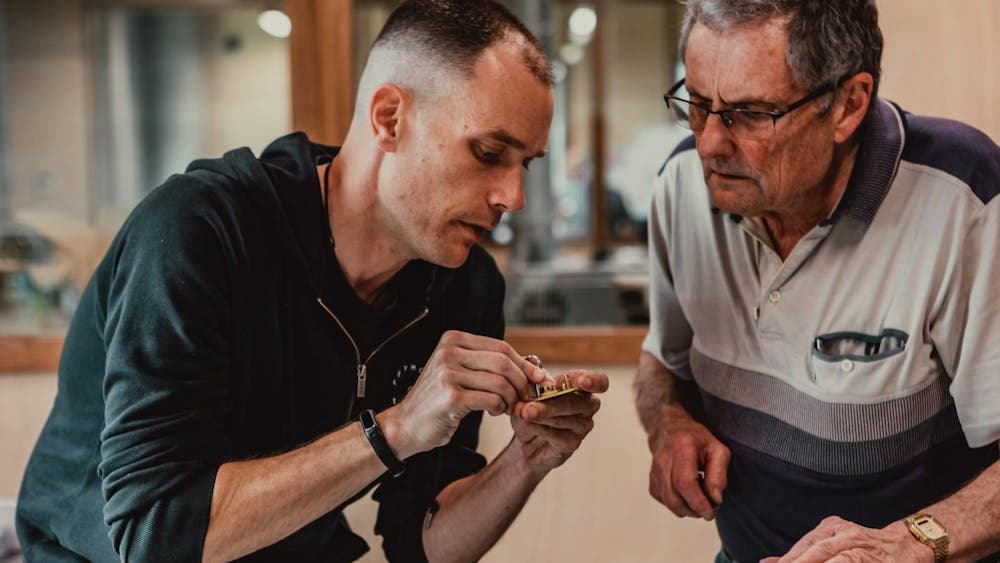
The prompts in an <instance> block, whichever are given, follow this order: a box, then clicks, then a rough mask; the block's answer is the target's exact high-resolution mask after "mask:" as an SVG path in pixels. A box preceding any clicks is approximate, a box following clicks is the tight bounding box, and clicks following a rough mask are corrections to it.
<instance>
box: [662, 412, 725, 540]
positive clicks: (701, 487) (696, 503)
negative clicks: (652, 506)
mask: <svg viewBox="0 0 1000 563" xmlns="http://www.w3.org/2000/svg"><path fill="white" fill-rule="evenodd" d="M664 420H665V427H664V428H663V429H662V430H661V431H659V432H656V433H653V434H650V437H649V445H650V450H652V452H653V463H652V467H651V468H650V470H649V494H650V495H652V497H653V498H655V499H656V500H658V501H660V502H661V503H662V504H663V505H665V506H666V507H667V508H669V509H670V511H671V512H673V513H674V514H676V515H677V516H680V517H682V518H683V517H686V516H694V517H701V518H704V519H705V520H712V519H713V518H715V509H714V507H713V504H714V505H715V506H718V505H720V504H722V491H724V490H725V488H726V483H727V477H726V475H727V473H726V472H727V470H728V468H729V456H730V454H729V448H727V447H726V446H725V445H724V444H723V443H722V442H720V441H719V440H718V439H717V438H716V437H715V436H713V435H712V433H711V432H709V430H708V428H705V427H704V426H703V425H701V424H699V423H697V422H695V421H694V420H692V419H691V418H690V417H689V416H687V414H686V413H685V414H683V415H682V416H668V417H666V418H665V419H664ZM702 468H704V469H703V471H704V479H703V480H702V479H701V477H700V476H699V473H698V472H699V471H700V470H702ZM706 495H707V496H706Z"/></svg>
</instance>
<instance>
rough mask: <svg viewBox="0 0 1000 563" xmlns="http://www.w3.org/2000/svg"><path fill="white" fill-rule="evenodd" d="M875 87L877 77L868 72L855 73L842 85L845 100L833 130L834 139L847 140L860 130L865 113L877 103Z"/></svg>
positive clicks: (841, 90)
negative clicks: (874, 96)
mask: <svg viewBox="0 0 1000 563" xmlns="http://www.w3.org/2000/svg"><path fill="white" fill-rule="evenodd" d="M874 88H875V79H874V78H872V75H871V74H868V73H867V72H859V73H858V74H855V75H854V76H852V77H850V78H848V79H847V80H846V81H844V83H843V84H842V85H841V86H840V92H841V94H840V95H841V96H842V99H843V101H842V105H841V106H840V107H839V108H838V114H837V121H836V127H835V128H834V131H833V139H834V141H836V142H837V143H844V142H847V141H848V140H849V139H850V138H851V136H852V135H854V132H855V131H857V130H858V127H860V126H861V123H862V122H863V121H864V119H865V114H867V113H868V108H869V106H871V104H873V103H876V100H873V99H872V90H874Z"/></svg>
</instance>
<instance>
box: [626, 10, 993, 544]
mask: <svg viewBox="0 0 1000 563" xmlns="http://www.w3.org/2000/svg"><path fill="white" fill-rule="evenodd" d="M687 8H688V17H687V22H686V25H685V27H684V33H683V37H682V43H681V46H682V54H683V57H684V61H685V64H686V69H687V76H686V78H685V80H684V82H683V84H680V85H678V86H677V87H675V89H674V90H672V91H671V92H670V93H668V95H667V103H668V105H669V106H670V108H671V109H672V110H674V111H675V115H676V116H677V117H678V118H679V119H680V120H681V121H682V122H684V123H688V124H689V126H690V128H691V129H692V131H693V133H694V137H693V139H691V140H690V141H689V142H687V143H684V144H682V146H681V147H680V148H679V149H678V150H677V151H676V152H675V153H674V154H673V155H672V156H671V157H670V158H669V160H668V161H667V163H666V165H665V167H664V170H663V171H662V172H661V176H660V184H659V185H658V187H657V191H656V192H655V195H654V203H653V208H652V213H651V216H650V217H651V218H650V229H649V231H650V251H651V255H652V256H651V280H652V292H651V295H652V297H651V302H652V314H651V319H652V320H651V326H650V331H649V335H648V337H647V339H646V341H645V344H644V347H643V348H644V352H643V354H642V358H641V360H640V368H639V375H638V377H637V379H636V397H637V403H638V408H639V412H640V415H641V417H642V420H643V423H644V425H645V427H646V430H647V432H648V433H649V446H650V449H651V451H652V452H653V462H652V468H651V472H650V492H651V494H652V495H653V496H654V497H655V498H656V499H657V500H659V501H660V502H662V503H663V504H665V505H666V506H667V507H668V508H670V509H671V510H672V511H673V512H674V513H675V514H677V515H679V516H700V517H703V518H706V519H713V518H714V519H715V521H716V524H717V527H718V530H719V535H720V537H721V539H722V547H723V551H722V553H720V555H719V561H720V562H726V561H730V560H735V561H741V562H743V563H747V562H756V561H759V560H761V558H764V557H767V556H782V555H783V557H782V558H781V561H782V563H785V562H790V561H795V562H799V563H807V562H819V561H908V562H909V561H913V562H918V561H927V562H930V561H935V560H939V561H940V560H943V558H944V557H950V558H952V559H954V560H960V561H969V560H975V559H979V558H984V557H988V556H990V554H991V553H996V552H997V551H1000V464H998V463H997V442H998V440H1000V402H998V401H997V400H996V399H997V397H998V396H1000V377H998V366H1000V352H998V350H1000V348H998V347H997V346H996V344H995V343H996V342H997V341H998V340H1000V323H998V322H997V320H996V319H997V317H996V313H997V311H1000V294H998V293H997V292H996V291H995V289H993V288H994V287H995V281H994V280H995V277H996V273H997V272H998V271H1000V253H998V250H1000V249H998V247H997V241H998V240H1000V231H998V225H1000V216H998V215H1000V198H997V197H996V195H997V193H998V191H1000V190H998V188H997V187H998V185H1000V149H998V147H997V146H996V144H994V143H993V142H992V141H991V140H990V139H989V138H988V137H986V136H985V135H983V134H982V133H980V132H978V131H976V130H974V129H972V128H970V127H968V126H965V125H962V124H959V123H955V122H950V121H945V120H940V119H930V118H926V117H919V116H915V115H911V114H908V113H906V112H904V111H903V110H901V109H900V108H899V107H897V106H895V105H892V104H890V103H888V102H886V101H884V100H881V99H879V98H878V97H877V89H878V80H879V74H880V68H879V66H880V58H881V52H882V35H881V32H880V31H879V28H878V23H877V13H876V9H875V5H874V2H873V1H872V0H692V1H690V2H688V3H687ZM682 87H684V88H686V92H685V91H683V90H682V89H681V88H682ZM689 390H694V391H696V393H695V394H693V396H691V395H689V394H688V393H686V391H689ZM699 470H701V471H703V475H704V478H703V480H701V479H699V478H698V472H699ZM989 560H990V561H996V556H992V557H990V558H989Z"/></svg>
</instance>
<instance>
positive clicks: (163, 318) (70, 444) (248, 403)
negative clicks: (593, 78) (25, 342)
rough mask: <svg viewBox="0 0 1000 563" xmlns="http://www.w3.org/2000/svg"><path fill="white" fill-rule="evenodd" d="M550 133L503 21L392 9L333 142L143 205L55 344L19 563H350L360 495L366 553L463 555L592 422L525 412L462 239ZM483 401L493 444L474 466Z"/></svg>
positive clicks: (198, 180) (174, 190) (538, 72)
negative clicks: (55, 371)
mask: <svg viewBox="0 0 1000 563" xmlns="http://www.w3.org/2000/svg"><path fill="white" fill-rule="evenodd" d="M551 117H552V90H551V80H550V78H549V69H548V64H547V62H546V60H545V58H544V55H543V53H542V51H541V49H540V48H539V45H538V43H537V41H536V40H535V39H534V38H533V37H532V36H531V34H530V33H529V32H528V30H527V29H525V28H524V26H523V25H522V24H521V23H520V22H519V21H518V20H517V19H516V18H515V17H514V16H513V15H511V14H510V12H508V11H507V10H506V9H505V8H503V7H501V6H500V5H498V4H496V3H495V2H492V1H488V0H482V1H478V0H477V1H468V0H454V1H445V0H415V1H411V2H406V3H404V4H403V5H402V6H400V7H399V8H398V9H397V10H396V11H395V12H394V13H393V14H392V15H391V16H390V18H389V20H388V22H387V23H386V25H385V28H384V29H383V31H382V33H381V35H380V36H379V38H378V39H377V40H376V42H375V44H374V46H373V48H372V52H371V55H370V58H369V62H368V64H367V66H366V68H365V72H364V74H363V77H362V80H361V84H360V87H359V95H358V103H357V106H356V112H355V115H354V119H353V122H352V124H351V128H350V131H349V133H348V136H347V139H346V140H345V141H344V144H343V146H341V147H340V148H339V149H338V148H331V147H325V146H320V145H316V144H313V143H311V142H309V141H308V139H306V137H305V136H304V135H301V134H294V135H290V136H287V137H284V138H282V139H279V140H277V141H276V142H274V143H273V144H272V145H271V146H270V147H268V149H267V150H265V151H264V153H263V154H262V155H261V156H260V158H255V157H254V156H253V155H252V154H251V153H250V152H249V151H247V150H246V149H242V150H237V151H233V152H230V153H228V154H227V155H226V156H225V157H223V158H222V159H219V160H213V161H198V162H195V163H193V164H192V165H191V167H190V168H189V169H188V171H187V173H185V174H184V175H180V176H174V177H172V178H171V179H169V180H168V181H167V182H166V183H165V184H164V185H163V186H161V187H160V188H158V189H157V190H156V191H155V192H154V193H153V194H151V195H150V196H149V197H148V198H147V199H146V200H145V201H144V202H142V203H141V204H140V205H139V206H138V208H137V209H136V210H135V212H134V213H133V214H132V216H131V217H130V219H129V220H128V221H127V222H126V224H125V225H124V226H123V228H122V230H121V232H120V233H119V235H118V237H117V238H116V240H115V241H114V242H113V244H112V247H111V249H110V251H109V252H108V254H107V256H106V258H105V260H104V261H103V262H102V263H101V265H100V266H99V268H98V271H97V272H96V273H95V275H94V278H93V279H92V281H91V283H90V285H89V287H88V288H87V290H86V292H85V295H84V297H83V299H82V301H81V304H80V307H79V310H78V312H77V315H76V317H75V318H74V321H73V324H72V326H71V328H70V332H69V335H68V337H67V340H66V346H65V351H64V354H63V358H62V362H61V365H60V371H59V394H58V397H57V399H56V403H55V406H54V407H53V411H52V414H51V416H50V418H49V420H48V423H47V425H46V427H45V429H44V430H43V433H42V436H41V438H40V439H39V442H38V445H37V446H36V449H35V452H34V454H33V456H32V459H31V461H30V463H29V467H28V469H27V473H26V475H25V479H24V483H23V486H22V490H21V494H20V498H19V503H18V521H17V523H18V531H19V536H20V539H21V542H22V544H23V548H24V552H25V555H26V557H27V558H28V560H39V561H80V560H90V561H109V560H117V559H122V560H135V561H155V560H173V561H197V560H204V561H227V560H232V559H236V558H240V557H244V556H249V557H248V558H247V559H248V560H252V561H347V560H353V559H356V558H357V557H359V556H360V555H361V554H362V553H364V552H365V551H366V550H367V546H366V545H365V544H364V542H363V541H362V540H361V539H360V538H359V537H358V536H356V535H354V534H353V533H351V531H350V528H349V527H348V525H347V523H346V521H345V520H344V517H343V515H342V513H341V510H342V508H343V507H344V506H345V505H346V504H348V503H350V502H351V501H353V500H355V499H357V498H359V497H361V496H363V495H364V494H365V493H366V492H367V491H368V490H370V488H371V487H372V486H375V485H376V484H378V483H380V486H379V489H378V490H377V491H376V492H375V498H376V499H377V500H378V501H379V502H380V503H381V506H380V512H379V517H378V523H377V528H376V529H377V531H378V532H379V533H380V534H381V535H382V536H383V537H384V544H383V547H384V550H385V552H386V555H387V557H389V558H390V559H396V560H407V561H411V560H423V559H424V558H427V559H430V560H433V561H455V560H462V561H467V560H473V559H476V558H478V557H480V556H481V555H482V554H483V553H484V552H486V550H488V549H489V548H490V546H492V545H493V543H494V542H495V541H496V540H497V539H498V538H499V536H500V535H501V534H502V533H503V531H504V530H505V529H506V528H507V526H508V525H509V524H510V522H511V521H512V520H513V518H514V517H515V516H516V514H517V513H518V511H519V510H520V508H521V507H522V506H523V504H524V502H525V500H526V499H527V497H528V496H529V495H530V493H531V492H532V490H533V489H534V487H535V486H536V485H537V484H538V483H539V481H540V480H541V479H542V478H543V477H545V475H546V474H547V473H548V472H549V471H551V470H552V469H553V468H554V467H556V466H558V465H559V464H561V463H562V462H563V461H565V460H566V459H567V458H568V457H569V456H570V455H571V454H572V453H573V451H575V449H576V448H577V447H578V446H579V444H580V441H581V440H582V439H583V437H584V436H585V435H586V434H587V433H588V432H589V431H590V429H591V428H592V426H593V421H592V417H593V414H594V413H595V412H596V410H597V408H598V406H599V401H598V399H597V398H596V397H593V396H592V395H589V394H580V395H571V396H566V397H564V398H560V399H556V400H553V401H550V402H545V403H530V404H529V403H527V402H525V399H526V398H527V397H528V396H529V387H530V386H531V385H532V384H533V383H539V382H542V381H543V380H544V378H545V374H544V372H543V371H542V370H540V369H539V368H536V367H535V366H534V365H533V364H532V363H530V362H527V361H525V359H524V358H523V357H522V356H521V355H520V354H519V353H518V352H515V351H514V350H513V349H511V347H510V346H509V345H507V344H506V343H504V342H503V341H502V340H500V339H501V338H502V335H503V317H502V302H503V291H504V286H503V279H502V278H501V276H500V274H499V272H498V271H497V268H496V266H495V264H494V263H493V261H492V260H491V259H490V258H489V256H488V255H487V254H486V253H485V252H484V251H483V250H482V249H481V248H480V247H479V246H477V245H476V243H477V242H478V241H479V240H481V238H482V236H483V234H484V233H485V232H486V231H488V230H490V229H491V228H493V227H494V226H495V225H496V223H497V221H498V220H499V219H500V216H501V215H502V214H503V213H504V212H507V211H516V210H518V209H520V208H521V207H522V206H523V205H524V193H523V186H522V184H521V181H522V180H521V172H522V167H525V166H528V164H529V163H530V162H531V160H532V159H534V158H537V157H540V156H542V155H543V153H544V149H545V146H546V143H547V137H548V129H549V123H550V121H551ZM571 377H572V379H573V381H574V383H575V384H576V385H578V386H580V387H581V388H583V389H584V390H586V391H591V392H601V391H603V390H605V389H606V387H607V378H606V377H605V376H604V375H602V374H598V373H594V372H583V371H581V372H576V373H573V374H571ZM481 411H487V412H489V413H490V414H492V415H501V414H504V413H506V414H508V415H510V417H511V423H512V425H513V428H514V434H515V437H514V439H513V440H512V441H511V443H510V444H509V445H508V447H507V448H506V449H505V450H504V451H503V452H502V453H501V454H500V455H499V456H498V457H497V458H496V459H494V460H493V461H492V462H491V463H490V464H489V465H486V466H485V467H484V465H485V463H484V460H483V459H482V457H481V456H479V455H478V454H477V453H476V452H475V447H476V442H477V434H478V428H479V422H480V420H481V416H482V413H481ZM387 469H388V472H387Z"/></svg>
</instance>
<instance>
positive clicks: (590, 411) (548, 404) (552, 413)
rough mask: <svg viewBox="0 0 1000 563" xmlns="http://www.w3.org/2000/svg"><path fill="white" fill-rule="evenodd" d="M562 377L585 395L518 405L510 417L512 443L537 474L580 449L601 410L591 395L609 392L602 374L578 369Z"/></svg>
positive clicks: (565, 396)
mask: <svg viewBox="0 0 1000 563" xmlns="http://www.w3.org/2000/svg"><path fill="white" fill-rule="evenodd" d="M565 375H567V376H569V379H570V381H571V382H572V383H573V385H575V386H577V387H579V388H580V389H581V390H583V391H586V392H587V393H582V394H577V393H570V394H568V395H563V396H562V397H557V398H555V399H549V400H547V401H540V402H522V403H518V404H517V406H516V407H515V408H514V413H513V415H512V416H511V418H510V424H511V426H512V427H513V428H514V440H515V442H516V443H517V444H519V445H520V446H521V448H522V451H523V453H524V457H525V459H526V460H527V462H528V464H529V465H531V467H532V468H533V469H534V470H536V471H537V472H538V473H539V474H544V473H547V472H548V471H550V470H552V469H554V468H556V467H558V466H560V465H562V463H563V462H564V461H566V460H567V459H569V456H571V455H572V454H573V452H575V451H576V449H577V448H579V447H580V443H581V442H582V441H583V439H584V438H585V437H586V436H587V434H589V433H590V431H591V429H593V428H594V413H596V412H597V410H598V409H599V408H601V400H600V399H598V398H597V397H595V396H594V395H593V394H594V393H604V392H605V391H607V390H608V376H607V375H604V374H603V373H598V372H594V371H584V370H578V371H571V372H567V373H566V374H565ZM559 380H560V381H562V375H560V376H559Z"/></svg>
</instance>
